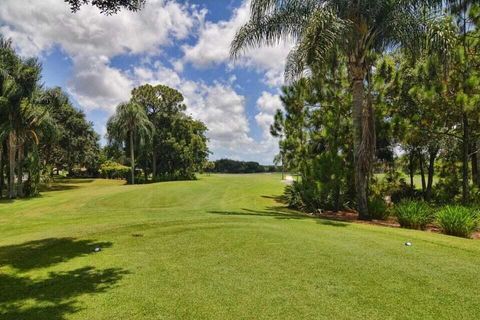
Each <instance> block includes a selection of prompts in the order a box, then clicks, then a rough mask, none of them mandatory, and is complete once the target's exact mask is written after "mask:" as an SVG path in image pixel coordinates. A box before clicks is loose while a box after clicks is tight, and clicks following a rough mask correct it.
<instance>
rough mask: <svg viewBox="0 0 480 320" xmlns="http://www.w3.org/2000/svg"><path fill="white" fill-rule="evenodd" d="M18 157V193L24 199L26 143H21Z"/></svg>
mask: <svg viewBox="0 0 480 320" xmlns="http://www.w3.org/2000/svg"><path fill="white" fill-rule="evenodd" d="M17 151H18V155H17V172H18V176H17V189H18V191H17V193H18V196H19V197H21V198H23V196H24V194H23V155H24V154H23V152H24V143H23V142H20V144H19V145H18V148H17Z"/></svg>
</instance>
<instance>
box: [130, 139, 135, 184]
mask: <svg viewBox="0 0 480 320" xmlns="http://www.w3.org/2000/svg"><path fill="white" fill-rule="evenodd" d="M133 149H134V148H133V131H132V130H131V131H130V159H131V162H132V170H131V171H132V184H135V154H134V150H133Z"/></svg>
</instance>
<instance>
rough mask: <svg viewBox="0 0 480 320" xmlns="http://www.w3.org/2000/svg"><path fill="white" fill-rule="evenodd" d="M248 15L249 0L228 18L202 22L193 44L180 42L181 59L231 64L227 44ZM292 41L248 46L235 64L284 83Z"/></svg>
mask: <svg viewBox="0 0 480 320" xmlns="http://www.w3.org/2000/svg"><path fill="white" fill-rule="evenodd" d="M249 15H250V1H249V0H247V1H245V2H244V3H243V4H242V6H241V7H239V8H237V9H235V10H234V12H233V14H232V17H231V18H230V20H222V21H219V22H215V23H214V22H209V21H207V22H204V23H203V24H202V26H201V28H200V31H199V34H198V40H197V42H196V44H195V45H193V46H190V45H185V46H183V51H184V60H185V61H186V62H189V63H192V64H193V65H194V66H195V67H197V68H206V67H209V66H212V65H216V64H224V63H226V64H230V67H232V68H233V65H232V64H231V62H230V44H231V42H232V40H233V38H234V36H235V33H236V32H237V30H238V29H239V28H240V27H241V26H242V25H243V24H245V23H246V22H247V21H248V19H249ZM292 47H293V46H292V44H291V43H285V42H282V43H279V44H278V45H277V46H273V47H266V46H262V47H260V48H256V49H251V50H248V51H247V52H245V54H243V55H242V56H241V58H240V59H239V60H238V61H237V62H236V65H238V66H242V67H247V68H253V69H255V70H257V71H258V72H263V73H265V77H264V82H265V83H266V84H268V85H270V86H272V87H275V86H280V85H282V84H283V71H284V69H285V61H286V57H287V55H288V53H289V52H290V50H291V48H292Z"/></svg>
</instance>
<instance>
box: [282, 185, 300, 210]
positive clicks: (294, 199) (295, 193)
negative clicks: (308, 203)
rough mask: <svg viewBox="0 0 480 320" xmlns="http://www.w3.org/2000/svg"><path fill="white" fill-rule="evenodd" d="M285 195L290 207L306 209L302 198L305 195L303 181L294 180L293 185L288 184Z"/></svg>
mask: <svg viewBox="0 0 480 320" xmlns="http://www.w3.org/2000/svg"><path fill="white" fill-rule="evenodd" d="M283 197H284V198H285V201H286V202H287V204H288V206H289V207H290V208H294V209H298V210H304V209H305V204H304V202H303V200H302V198H303V196H302V185H301V183H298V182H294V183H293V184H292V185H289V186H286V187H285V192H284V194H283Z"/></svg>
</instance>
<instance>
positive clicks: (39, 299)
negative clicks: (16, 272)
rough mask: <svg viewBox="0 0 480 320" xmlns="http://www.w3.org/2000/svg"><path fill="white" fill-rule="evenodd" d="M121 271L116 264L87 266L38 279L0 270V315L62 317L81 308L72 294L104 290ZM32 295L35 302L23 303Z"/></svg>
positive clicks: (17, 319)
mask: <svg viewBox="0 0 480 320" xmlns="http://www.w3.org/2000/svg"><path fill="white" fill-rule="evenodd" d="M125 274H127V272H126V271H124V270H122V269H118V268H109V269H103V270H98V269H96V268H94V267H91V266H89V267H84V268H79V269H75V270H71V271H67V272H51V273H49V275H48V277H47V278H44V279H40V280H33V279H30V278H28V277H17V276H12V275H5V274H0V319H5V320H20V319H32V320H33V319H38V320H39V319H49V320H57V319H58V320H60V319H64V316H65V315H66V314H71V313H75V312H78V311H79V310H81V308H80V307H79V306H77V305H76V303H75V302H76V301H75V298H76V297H78V296H80V295H83V294H93V293H95V294H98V293H102V292H105V291H107V290H108V289H110V288H112V287H113V286H114V285H115V284H116V283H117V282H118V281H119V280H120V279H121V278H122V277H123V275H125ZM32 299H33V300H35V304H34V305H33V306H31V307H25V302H29V301H30V300H32ZM29 305H30V304H29Z"/></svg>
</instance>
